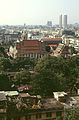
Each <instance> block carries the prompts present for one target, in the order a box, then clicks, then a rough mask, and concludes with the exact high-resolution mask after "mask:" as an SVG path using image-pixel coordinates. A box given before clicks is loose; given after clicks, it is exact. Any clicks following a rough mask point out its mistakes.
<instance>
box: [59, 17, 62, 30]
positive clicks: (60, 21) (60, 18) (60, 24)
mask: <svg viewBox="0 0 79 120" xmlns="http://www.w3.org/2000/svg"><path fill="white" fill-rule="evenodd" d="M59 27H60V28H62V15H60V16H59Z"/></svg>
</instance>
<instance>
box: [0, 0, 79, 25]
mask: <svg viewBox="0 0 79 120" xmlns="http://www.w3.org/2000/svg"><path fill="white" fill-rule="evenodd" d="M60 14H62V15H64V14H67V15H68V23H76V22H78V23H79V0H0V24H2V25H3V24H18V25H19V24H21V25H23V24H24V23H26V25H31V24H33V25H35V24H41V25H42V24H43V25H44V24H46V23H47V21H48V20H52V22H53V24H55V23H56V24H58V20H59V15H60Z"/></svg>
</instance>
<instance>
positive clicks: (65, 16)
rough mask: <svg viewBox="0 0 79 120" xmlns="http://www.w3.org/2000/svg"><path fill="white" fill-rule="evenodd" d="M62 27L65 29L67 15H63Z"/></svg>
mask: <svg viewBox="0 0 79 120" xmlns="http://www.w3.org/2000/svg"><path fill="white" fill-rule="evenodd" d="M63 22H64V23H63V27H64V28H67V15H64V21H63Z"/></svg>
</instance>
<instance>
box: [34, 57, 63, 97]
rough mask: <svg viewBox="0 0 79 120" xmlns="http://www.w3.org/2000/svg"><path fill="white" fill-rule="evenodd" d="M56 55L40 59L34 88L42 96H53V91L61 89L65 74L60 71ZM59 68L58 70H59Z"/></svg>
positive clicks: (36, 68)
mask: <svg viewBox="0 0 79 120" xmlns="http://www.w3.org/2000/svg"><path fill="white" fill-rule="evenodd" d="M57 66H58V65H57V58H56V57H50V56H48V57H45V58H43V59H41V60H40V61H38V63H37V65H36V67H35V71H36V75H35V78H34V80H33V83H32V85H33V90H34V92H35V93H36V94H40V95H42V96H51V95H52V93H53V91H61V90H62V89H63V86H62V78H63V74H62V73H59V72H58V71H59V70H58V68H57ZM57 70H58V71H57Z"/></svg>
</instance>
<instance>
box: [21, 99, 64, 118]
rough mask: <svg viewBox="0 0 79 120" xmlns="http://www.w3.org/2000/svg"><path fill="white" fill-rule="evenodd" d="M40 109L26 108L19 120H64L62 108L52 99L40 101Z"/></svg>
mask: <svg viewBox="0 0 79 120" xmlns="http://www.w3.org/2000/svg"><path fill="white" fill-rule="evenodd" d="M41 104H42V105H41V107H39V106H38V104H36V106H35V107H32V108H28V109H27V110H26V111H25V114H24V116H22V117H21V120H26V119H27V120H56V119H61V120H63V119H64V106H63V105H62V104H61V103H60V102H58V101H57V100H56V99H54V98H49V99H42V101H41Z"/></svg>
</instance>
